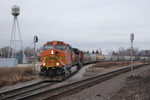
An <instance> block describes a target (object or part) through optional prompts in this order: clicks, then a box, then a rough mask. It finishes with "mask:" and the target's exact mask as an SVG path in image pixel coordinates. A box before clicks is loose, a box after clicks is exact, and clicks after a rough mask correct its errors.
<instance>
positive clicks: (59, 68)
mask: <svg viewBox="0 0 150 100" xmlns="http://www.w3.org/2000/svg"><path fill="white" fill-rule="evenodd" d="M82 59H83V52H82V51H80V50H78V49H76V48H72V47H71V46H70V45H69V44H67V43H64V42H62V41H51V42H47V43H46V44H44V45H43V51H42V52H41V73H40V74H42V75H44V76H49V77H50V78H54V79H58V80H59V79H64V78H66V77H67V76H69V75H70V74H71V68H72V67H73V66H77V67H78V69H79V68H80V67H81V65H82Z"/></svg>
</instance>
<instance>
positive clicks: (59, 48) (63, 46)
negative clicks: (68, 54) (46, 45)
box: [55, 45, 66, 51]
mask: <svg viewBox="0 0 150 100" xmlns="http://www.w3.org/2000/svg"><path fill="white" fill-rule="evenodd" d="M55 49H57V50H61V51H66V45H55Z"/></svg>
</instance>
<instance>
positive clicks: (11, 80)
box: [0, 67, 34, 87]
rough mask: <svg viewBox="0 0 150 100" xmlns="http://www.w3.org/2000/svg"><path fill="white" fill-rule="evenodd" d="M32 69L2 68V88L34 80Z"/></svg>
mask: <svg viewBox="0 0 150 100" xmlns="http://www.w3.org/2000/svg"><path fill="white" fill-rule="evenodd" d="M33 72H34V71H33V68H32V67H1V68H0V87H4V86H8V85H13V84H16V83H19V82H26V81H29V80H32V79H34V76H33Z"/></svg>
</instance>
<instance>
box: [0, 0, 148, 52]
mask: <svg viewBox="0 0 150 100" xmlns="http://www.w3.org/2000/svg"><path fill="white" fill-rule="evenodd" d="M14 4H16V5H18V6H20V15H19V16H18V19H19V24H20V30H21V35H22V39H23V44H24V47H27V46H30V47H31V46H32V45H31V44H32V41H33V37H34V36H35V35H37V36H38V37H39V42H38V43H37V46H38V47H40V46H42V45H43V44H44V43H46V42H47V41H52V40H61V41H64V42H66V43H69V44H70V45H72V46H73V47H77V48H80V49H81V50H92V49H95V50H96V49H99V48H100V47H101V48H102V50H107V49H114V50H117V49H118V48H119V47H125V48H128V47H129V46H130V34H131V33H134V34H135V40H134V46H135V47H138V48H139V49H150V46H149V43H150V0H0V13H1V14H0V43H1V44H0V45H1V47H2V46H8V45H9V43H10V38H11V37H10V36H11V30H12V23H13V16H12V15H11V6H12V5H14Z"/></svg>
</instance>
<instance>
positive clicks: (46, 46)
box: [44, 45, 54, 51]
mask: <svg viewBox="0 0 150 100" xmlns="http://www.w3.org/2000/svg"><path fill="white" fill-rule="evenodd" d="M49 49H54V45H45V46H44V51H45V50H49Z"/></svg>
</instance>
